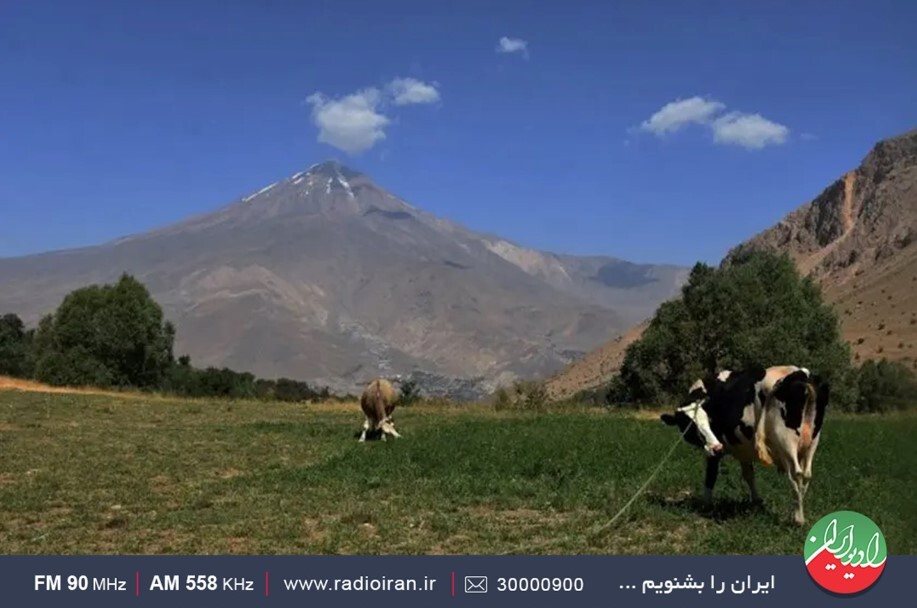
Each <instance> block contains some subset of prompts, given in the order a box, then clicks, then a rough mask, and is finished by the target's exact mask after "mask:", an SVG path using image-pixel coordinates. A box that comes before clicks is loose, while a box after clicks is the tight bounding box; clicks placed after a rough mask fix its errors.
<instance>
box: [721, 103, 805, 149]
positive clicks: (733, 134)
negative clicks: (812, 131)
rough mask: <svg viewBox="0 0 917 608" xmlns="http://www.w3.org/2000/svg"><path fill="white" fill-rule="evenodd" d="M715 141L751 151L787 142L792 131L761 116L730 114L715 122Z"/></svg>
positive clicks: (740, 113)
mask: <svg viewBox="0 0 917 608" xmlns="http://www.w3.org/2000/svg"><path fill="white" fill-rule="evenodd" d="M711 126H712V128H713V141H715V142H717V143H720V144H735V145H737V146H742V147H743V148H747V149H749V150H760V149H761V148H763V147H765V146H769V145H778V144H782V143H785V142H786V139H787V136H788V135H789V134H790V130H789V129H788V128H787V127H785V126H784V125H781V124H779V123H776V122H773V121H771V120H768V119H766V118H764V117H763V116H761V115H760V114H743V113H742V112H730V113H729V114H726V115H724V116H720V117H719V118H717V119H716V120H714V121H713V124H712V125H711Z"/></svg>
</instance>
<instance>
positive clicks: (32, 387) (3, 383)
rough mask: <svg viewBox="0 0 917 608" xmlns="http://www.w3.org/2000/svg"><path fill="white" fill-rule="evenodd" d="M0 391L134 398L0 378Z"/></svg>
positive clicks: (126, 394)
mask: <svg viewBox="0 0 917 608" xmlns="http://www.w3.org/2000/svg"><path fill="white" fill-rule="evenodd" d="M0 391H25V392H28V393H58V394H70V395H108V396H111V397H134V396H136V395H134V394H132V393H119V392H116V391H106V390H102V389H96V388H73V387H68V386H48V385H47V384H42V383H40V382H33V381H32V380H22V379H20V378H9V377H7V376H0Z"/></svg>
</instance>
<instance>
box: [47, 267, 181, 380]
mask: <svg viewBox="0 0 917 608" xmlns="http://www.w3.org/2000/svg"><path fill="white" fill-rule="evenodd" d="M174 340H175V328H174V326H173V325H172V324H171V323H169V322H168V321H164V320H163V314H162V309H161V308H160V306H159V305H158V304H157V303H156V302H155V301H154V300H153V298H152V297H151V296H150V293H149V291H147V289H146V287H144V285H143V284H142V283H140V282H139V281H137V280H136V279H134V278H133V277H131V276H129V275H126V274H125V275H123V276H122V277H121V278H120V280H119V281H118V282H117V283H116V284H114V285H103V286H99V285H92V286H89V287H84V288H82V289H77V290H76V291H74V292H72V293H70V294H69V295H68V296H66V297H65V298H64V301H63V302H62V303H61V305H60V307H58V309H57V311H55V313H54V314H53V315H49V316H47V317H45V318H44V319H42V321H41V323H39V327H38V330H37V332H36V334H35V340H34V345H35V359H36V360H35V376H36V378H38V379H39V380H42V381H44V382H48V383H51V384H58V385H60V384H69V385H87V384H92V385H96V386H119V387H135V388H145V389H149V388H158V387H160V386H161V385H162V384H163V382H164V380H165V379H166V376H167V374H168V372H169V370H170V368H171V366H172V363H173V355H172V345H173V342H174Z"/></svg>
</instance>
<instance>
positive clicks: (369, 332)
mask: <svg viewBox="0 0 917 608" xmlns="http://www.w3.org/2000/svg"><path fill="white" fill-rule="evenodd" d="M125 271H126V272H129V273H132V274H134V275H135V276H137V277H138V278H139V279H140V280H142V281H143V282H145V283H146V284H147V285H148V286H149V287H150V290H151V291H152V293H153V295H154V297H155V298H156V299H157V300H158V301H159V302H160V303H161V304H162V305H163V307H164V309H165V312H166V315H167V317H168V318H170V319H171V320H173V321H174V322H175V323H176V325H177V328H178V340H177V344H176V350H177V352H179V353H188V354H190V355H191V356H192V359H193V360H194V361H195V362H196V364H198V365H220V366H221V365H228V366H230V367H233V368H236V369H240V370H249V371H252V372H254V373H256V374H258V375H260V376H265V377H276V376H289V377H294V378H298V379H304V380H310V381H313V382H318V383H321V384H325V385H328V386H331V387H332V388H334V389H336V390H340V391H350V390H354V389H355V387H357V386H359V385H360V384H361V383H362V382H365V381H366V380H368V379H369V378H371V377H373V376H375V375H378V374H386V375H387V374H396V373H401V374H411V373H415V374H416V375H417V377H418V378H421V379H422V381H423V383H424V385H425V388H427V389H428V390H429V391H431V392H451V393H453V394H459V396H466V397H473V396H477V395H480V394H481V393H482V392H483V391H486V390H489V389H491V388H493V387H494V386H495V384H496V383H498V382H503V381H508V380H510V379H512V378H514V377H517V376H525V377H531V376H536V375H539V374H547V373H551V372H552V371H555V370H556V369H558V368H560V367H562V366H563V365H565V364H566V363H568V362H570V361H571V360H572V359H573V358H575V357H576V356H578V355H581V354H582V353H584V352H586V351H588V350H591V349H592V348H594V347H595V346H597V345H598V344H601V343H602V342H603V341H604V340H606V339H609V338H611V337H613V336H615V335H617V334H618V333H619V332H620V331H621V330H622V329H625V328H627V327H629V326H630V325H632V324H633V323H635V322H637V321H639V320H640V319H642V318H644V317H645V316H646V315H648V314H649V313H650V312H651V311H652V309H653V308H654V307H655V306H656V305H657V304H658V303H659V302H661V301H662V300H664V299H667V298H669V297H672V296H673V295H674V294H676V293H677V291H678V289H679V287H680V285H681V284H682V282H683V281H684V279H685V276H686V270H685V269H683V268H679V267H674V266H653V265H640V264H633V263H630V262H626V261H623V260H617V259H613V258H607V257H588V258H582V257H575V256H564V255H556V254H552V253H546V252H541V251H535V250H532V249H528V248H524V247H520V246H518V245H515V244H513V243H510V242H508V241H506V240H503V239H500V238H499V237H495V236H491V235H483V234H479V233H475V232H472V231H470V230H467V229H465V228H463V227H461V226H459V225H457V224H455V223H452V222H449V221H447V220H444V219H440V218H437V217H434V216H432V215H430V214H428V213H426V212H424V211H422V210H420V209H418V208H416V207H414V206H412V205H409V204H408V203H406V202H405V201H403V200H401V199H399V198H398V197H396V196H394V195H392V194H390V193H389V192H387V191H385V190H384V189H382V188H380V187H379V186H377V185H376V184H374V183H373V182H372V181H371V180H370V179H369V178H368V177H367V176H365V175H363V174H361V173H358V172H356V171H353V170H351V169H348V168H347V167H345V166H343V165H341V164H339V163H337V162H333V161H331V162H326V163H322V164H319V165H314V166H312V167H311V168H309V169H308V170H306V171H301V172H298V173H296V174H294V175H291V176H290V177H288V178H286V179H283V180H280V181H278V182H276V183H273V184H271V185H269V186H267V187H265V188H262V189H261V190H259V191H258V192H254V193H252V194H249V195H248V196H245V197H244V198H241V199H240V200H238V201H235V202H233V203H232V204H230V205H228V206H226V207H224V208H222V209H219V210H217V211H215V212H213V213H209V214H205V215H202V216H199V217H195V218H191V219H189V220H187V221H184V222H181V223H179V224H176V225H173V226H169V227H165V228H162V229H158V230H154V231H152V232H149V233H145V234H140V235H135V236H130V237H127V238H123V239H120V240H117V241H115V242H112V243H108V244H105V245H101V246H98V247H91V248H85V249H78V250H71V251H60V252H53V253H48V254H42V255H34V256H27V257H22V258H12V259H2V260H0V312H6V311H10V312H16V313H18V314H20V315H21V316H22V317H23V318H24V319H25V320H26V321H27V322H28V323H35V322H37V321H38V319H39V318H40V316H41V315H43V314H46V313H48V312H50V311H52V310H53V309H54V308H55V307H56V306H57V304H59V302H60V300H61V299H62V297H63V296H64V295H65V294H66V293H67V292H69V291H70V290H72V289H75V288H77V287H81V286H84V285H87V284H90V283H98V282H107V281H112V280H114V279H116V278H117V276H118V275H119V274H120V273H122V272H125Z"/></svg>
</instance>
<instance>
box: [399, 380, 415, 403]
mask: <svg viewBox="0 0 917 608" xmlns="http://www.w3.org/2000/svg"><path fill="white" fill-rule="evenodd" d="M418 401H420V386H418V385H417V381H415V380H405V381H404V382H402V383H401V389H400V390H399V394H398V404H399V405H402V406H411V405H414V404H415V403H417V402H418Z"/></svg>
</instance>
